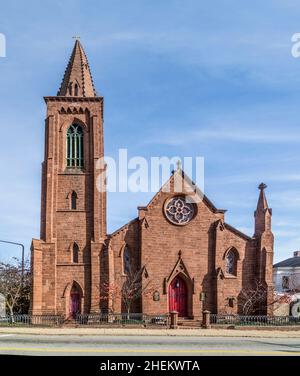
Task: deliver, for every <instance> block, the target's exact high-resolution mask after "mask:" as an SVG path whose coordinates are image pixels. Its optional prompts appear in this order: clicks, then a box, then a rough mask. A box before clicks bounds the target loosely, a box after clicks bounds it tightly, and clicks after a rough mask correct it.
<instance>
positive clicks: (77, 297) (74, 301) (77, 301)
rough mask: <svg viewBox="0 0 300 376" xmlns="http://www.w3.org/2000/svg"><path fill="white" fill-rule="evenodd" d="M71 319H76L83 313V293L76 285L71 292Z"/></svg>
mask: <svg viewBox="0 0 300 376" xmlns="http://www.w3.org/2000/svg"><path fill="white" fill-rule="evenodd" d="M69 312H70V317H72V318H73V319H75V318H76V315H77V314H79V313H81V293H80V290H79V287H78V286H77V285H76V284H74V285H73V286H72V288H71V292H70V309H69Z"/></svg>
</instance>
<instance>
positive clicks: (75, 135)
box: [67, 124, 83, 167]
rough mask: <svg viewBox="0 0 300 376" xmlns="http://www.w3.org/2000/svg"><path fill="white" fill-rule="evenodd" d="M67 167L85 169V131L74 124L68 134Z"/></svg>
mask: <svg viewBox="0 0 300 376" xmlns="http://www.w3.org/2000/svg"><path fill="white" fill-rule="evenodd" d="M67 166H68V167H83V129H82V127H81V126H80V125H78V124H72V125H71V126H70V128H69V129H68V132H67Z"/></svg>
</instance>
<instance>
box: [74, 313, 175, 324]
mask: <svg viewBox="0 0 300 376" xmlns="http://www.w3.org/2000/svg"><path fill="white" fill-rule="evenodd" d="M75 321H76V323H77V324H78V325H83V326H141V327H149V326H151V327H153V326H154V327H168V326H169V315H167V314H166V315H145V314H142V313H129V314H126V313H109V314H97V315H92V314H80V315H77V317H76V319H75Z"/></svg>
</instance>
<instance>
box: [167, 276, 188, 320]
mask: <svg viewBox="0 0 300 376" xmlns="http://www.w3.org/2000/svg"><path fill="white" fill-rule="evenodd" d="M169 310H170V312H171V311H177V312H178V316H180V317H186V316H187V286H186V283H185V281H184V280H183V278H181V277H180V276H177V277H175V278H174V279H173V281H172V282H171V283H170V285H169Z"/></svg>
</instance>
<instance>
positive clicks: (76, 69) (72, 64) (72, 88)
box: [57, 39, 97, 97]
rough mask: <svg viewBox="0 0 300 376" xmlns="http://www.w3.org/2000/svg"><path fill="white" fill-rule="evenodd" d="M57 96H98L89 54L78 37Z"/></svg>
mask: <svg viewBox="0 0 300 376" xmlns="http://www.w3.org/2000/svg"><path fill="white" fill-rule="evenodd" d="M57 96H63V97H96V96H97V93H96V90H95V88H94V83H93V78H92V75H91V72H90V67H89V63H88V59H87V56H86V54H85V52H84V49H83V47H82V45H81V43H80V42H79V40H78V39H76V41H75V45H74V48H73V52H72V54H71V58H70V61H69V64H68V66H67V69H66V71H65V74H64V78H63V81H62V83H61V86H60V89H59V91H58V93H57Z"/></svg>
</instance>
